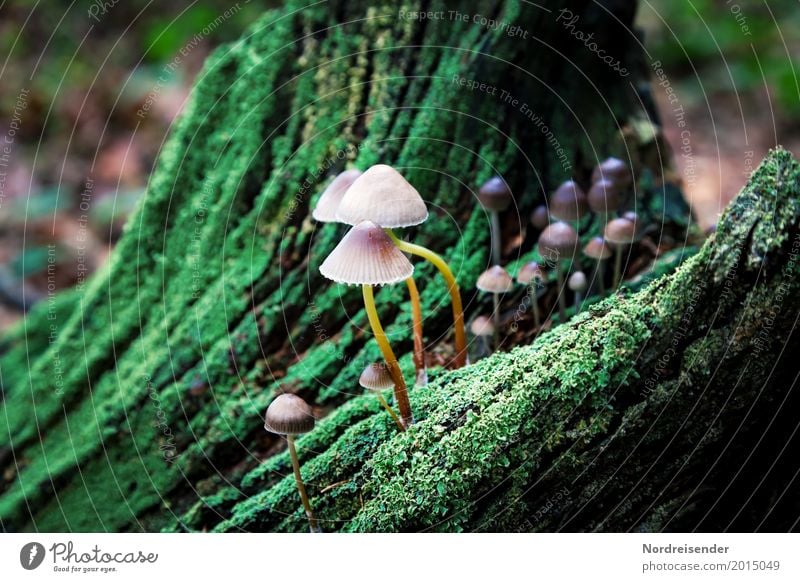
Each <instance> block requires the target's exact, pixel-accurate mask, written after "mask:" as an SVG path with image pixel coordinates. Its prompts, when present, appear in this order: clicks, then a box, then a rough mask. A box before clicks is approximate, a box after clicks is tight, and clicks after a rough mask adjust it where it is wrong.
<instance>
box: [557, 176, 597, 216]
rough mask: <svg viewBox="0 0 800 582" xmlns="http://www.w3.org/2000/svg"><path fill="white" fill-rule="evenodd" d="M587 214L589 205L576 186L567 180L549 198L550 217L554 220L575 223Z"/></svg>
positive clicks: (579, 188) (581, 191)
mask: <svg viewBox="0 0 800 582" xmlns="http://www.w3.org/2000/svg"><path fill="white" fill-rule="evenodd" d="M588 212H589V204H588V202H587V201H586V194H584V192H583V190H582V189H581V187H580V186H578V184H576V183H575V182H574V181H573V180H567V181H566V182H564V183H563V184H561V185H560V186H559V187H558V188H557V189H556V191H555V192H554V193H553V195H552V196H551V197H550V216H552V217H553V218H555V219H556V220H563V221H566V222H572V223H577V222H578V221H579V220H580V219H581V218H583V217H584V216H586V214H587V213H588Z"/></svg>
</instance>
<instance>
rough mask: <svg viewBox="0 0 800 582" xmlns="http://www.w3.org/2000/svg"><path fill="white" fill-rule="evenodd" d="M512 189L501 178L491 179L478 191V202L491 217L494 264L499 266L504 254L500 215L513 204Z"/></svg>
mask: <svg viewBox="0 0 800 582" xmlns="http://www.w3.org/2000/svg"><path fill="white" fill-rule="evenodd" d="M511 198H512V196H511V189H510V188H509V187H508V184H506V182H505V180H503V179H502V178H501V177H500V176H494V177H492V178H489V179H488V180H487V181H486V182H484V184H483V186H481V188H480V190H478V201H479V202H480V203H481V206H483V208H484V209H485V210H487V211H488V212H489V214H490V215H491V219H492V223H491V229H490V230H491V235H492V263H495V264H498V263H500V260H501V255H502V254H503V245H502V240H501V232H500V213H501V212H503V211H504V210H505V209H506V208H508V205H509V204H511Z"/></svg>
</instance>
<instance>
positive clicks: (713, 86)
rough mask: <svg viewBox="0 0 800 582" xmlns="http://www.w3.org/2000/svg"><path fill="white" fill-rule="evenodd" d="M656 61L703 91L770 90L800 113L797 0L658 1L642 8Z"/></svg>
mask: <svg viewBox="0 0 800 582" xmlns="http://www.w3.org/2000/svg"><path fill="white" fill-rule="evenodd" d="M638 19H639V24H640V25H641V26H642V27H643V28H644V29H645V30H646V33H647V36H646V38H645V45H646V47H647V50H648V52H649V53H650V56H651V57H652V59H653V60H661V61H662V63H663V64H664V66H665V67H666V70H670V71H671V72H672V74H673V75H676V76H680V77H684V76H685V77H686V78H687V79H692V80H694V81H695V83H696V84H697V86H698V89H699V90H702V91H703V92H704V93H714V92H723V91H724V92H736V93H743V92H747V91H753V90H763V88H764V87H765V86H766V87H768V88H769V90H770V92H771V94H772V96H773V97H774V98H776V99H777V102H778V103H779V105H780V106H781V107H782V108H783V109H784V112H785V114H787V115H792V116H797V115H800V80H799V79H798V74H800V67H797V66H796V65H795V62H794V61H795V60H796V59H797V58H798V57H800V4H798V2H797V0H761V1H756V0H654V1H652V2H642V3H641V4H640V6H639V16H638Z"/></svg>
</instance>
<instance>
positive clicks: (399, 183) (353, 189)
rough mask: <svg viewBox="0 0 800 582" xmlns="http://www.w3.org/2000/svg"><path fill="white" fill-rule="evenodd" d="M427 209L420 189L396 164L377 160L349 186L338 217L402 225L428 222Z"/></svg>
mask: <svg viewBox="0 0 800 582" xmlns="http://www.w3.org/2000/svg"><path fill="white" fill-rule="evenodd" d="M427 218H428V209H427V207H426V206H425V201H424V200H423V199H422V196H420V195H419V192H417V191H416V189H415V188H414V187H413V186H412V185H411V184H409V183H408V181H407V180H406V179H405V178H403V176H401V175H400V172H398V171H397V170H395V169H394V168H392V167H390V166H387V165H384V164H377V165H375V166H372V167H371V168H370V169H368V170H367V171H366V172H364V173H363V174H361V176H360V177H359V178H358V179H356V181H355V182H353V184H352V185H351V186H350V188H348V189H347V192H345V195H344V197H343V198H342V201H341V202H340V203H339V207H338V209H337V210H336V220H338V221H339V222H344V223H345V224H351V225H355V224H358V223H359V222H362V221H364V220H370V221H372V222H374V223H375V224H377V225H379V226H381V227H383V228H402V227H404V226H414V225H415V224H420V223H421V222H425V220H426V219H427Z"/></svg>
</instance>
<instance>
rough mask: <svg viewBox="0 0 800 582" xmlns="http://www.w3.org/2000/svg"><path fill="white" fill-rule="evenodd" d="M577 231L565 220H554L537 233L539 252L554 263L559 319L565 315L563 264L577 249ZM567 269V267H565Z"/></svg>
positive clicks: (568, 260) (564, 318)
mask: <svg viewBox="0 0 800 582" xmlns="http://www.w3.org/2000/svg"><path fill="white" fill-rule="evenodd" d="M578 243H579V240H578V233H577V231H576V230H575V229H574V228H572V227H571V226H570V225H569V224H567V223H566V222H554V223H553V224H551V225H550V226H548V227H547V228H546V229H544V231H543V232H542V234H541V235H539V243H538V247H539V254H540V255H541V256H542V258H544V259H548V260H552V261H554V262H555V263H556V277H557V278H558V309H559V315H560V317H561V321H562V322H563V321H565V320H566V317H567V300H566V297H565V289H564V272H563V270H562V269H563V266H564V265H565V264H567V265H568V264H569V262H570V261H571V260H572V258H573V256H574V255H575V253H576V252H577V249H578ZM567 270H569V268H567Z"/></svg>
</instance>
